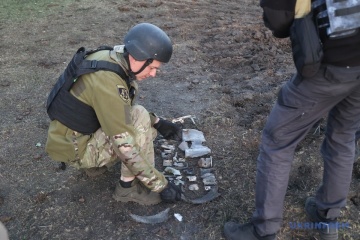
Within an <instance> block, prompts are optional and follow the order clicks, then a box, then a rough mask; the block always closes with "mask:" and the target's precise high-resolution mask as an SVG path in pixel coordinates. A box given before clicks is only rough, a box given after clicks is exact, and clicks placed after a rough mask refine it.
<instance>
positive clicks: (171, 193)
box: [160, 182, 182, 203]
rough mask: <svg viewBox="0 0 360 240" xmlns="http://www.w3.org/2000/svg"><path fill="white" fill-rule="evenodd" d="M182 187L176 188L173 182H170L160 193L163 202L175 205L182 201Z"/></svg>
mask: <svg viewBox="0 0 360 240" xmlns="http://www.w3.org/2000/svg"><path fill="white" fill-rule="evenodd" d="M181 193H182V191H181V186H176V185H175V184H174V183H173V182H169V183H168V185H167V186H166V188H165V189H164V190H162V192H160V197H161V200H162V201H164V202H167V203H174V202H176V201H180V200H181Z"/></svg>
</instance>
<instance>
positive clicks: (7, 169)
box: [0, 0, 360, 240]
mask: <svg viewBox="0 0 360 240" xmlns="http://www.w3.org/2000/svg"><path fill="white" fill-rule="evenodd" d="M0 20H1V21H0V36H1V42H0V49H1V56H0V61H1V75H0V100H1V101H0V110H1V118H0V129H1V138H0V221H1V222H3V223H4V224H5V226H6V227H7V229H8V231H9V235H10V239H11V240H12V239H14V240H15V239H181V240H187V239H223V238H224V237H223V233H222V228H223V224H224V223H225V222H226V221H229V220H231V219H234V220H237V221H239V222H246V221H248V220H249V218H250V217H251V215H252V212H253V210H254V186H255V169H256V157H257V153H258V144H259V139H260V134H261V130H262V128H263V126H264V123H265V121H266V118H267V115H268V113H269V111H270V109H271V107H272V105H273V102H274V101H275V99H276V93H277V91H278V89H279V87H280V86H281V85H282V84H283V83H284V82H285V81H286V80H287V79H288V78H289V77H291V75H292V74H293V72H294V67H293V62H292V58H291V51H290V45H289V40H288V39H283V40H279V39H275V38H274V37H272V35H271V32H270V31H268V30H267V29H266V28H265V27H264V26H263V23H262V18H261V9H260V7H259V6H258V1H255V0H237V1H235V0H227V1H214V0H207V1H205V0H181V1H161V0H147V1H114V0H103V1H95V0H64V1H53V2H51V1H46V0H38V1H34V0H27V1H24V0H3V1H2V2H1V4H0ZM140 22H150V23H153V24H156V25H158V26H159V27H161V28H162V29H164V30H165V31H166V32H167V33H168V35H169V36H170V37H171V39H172V41H173V43H174V54H173V58H172V60H171V61H170V63H169V64H166V65H165V66H164V67H163V68H162V69H161V71H160V73H159V75H158V77H156V78H155V79H149V80H146V81H144V82H141V83H140V97H139V100H138V103H139V104H142V105H144V106H145V107H146V108H147V109H148V110H149V111H152V112H155V113H157V114H158V115H160V116H162V117H165V118H168V119H172V118H176V117H181V116H185V115H193V116H195V117H196V119H195V123H196V125H194V124H193V123H192V122H191V121H190V122H189V120H187V121H185V123H184V126H183V127H184V128H194V129H198V130H200V131H202V132H203V133H204V136H205V139H206V146H208V147H209V148H210V149H211V154H210V155H211V157H212V158H213V168H214V174H215V176H216V179H217V183H218V187H219V192H220V194H221V196H220V197H218V198H216V199H215V200H213V201H211V202H209V203H205V204H200V205H192V204H189V203H185V202H179V203H176V204H165V203H161V204H159V205H156V206H152V207H145V206H139V205H137V204H135V203H127V204H124V203H118V202H116V201H114V200H113V199H112V197H111V195H112V192H113V190H114V187H115V182H116V181H117V180H118V179H119V165H116V166H115V167H114V168H113V170H112V171H109V172H106V173H105V174H103V175H101V176H99V177H96V178H89V177H87V176H86V175H85V174H84V172H82V171H78V170H76V169H73V168H71V167H69V168H67V169H66V170H65V171H63V170H60V169H59V168H58V163H56V162H54V161H52V160H51V159H50V158H49V157H48V156H47V154H46V153H45V151H44V145H45V142H46V137H47V128H48V125H49V119H48V117H47V114H46V112H45V108H44V103H45V101H46V98H47V95H48V93H49V91H50V90H51V88H52V86H53V84H54V83H55V81H56V79H57V78H58V76H59V74H60V73H61V72H62V70H63V69H64V68H65V66H66V64H67V63H68V61H69V60H70V59H71V57H72V55H73V54H74V53H75V51H76V50H77V49H78V48H79V47H81V46H84V47H86V48H89V49H90V48H96V47H98V46H100V45H109V46H114V45H118V44H121V43H122V39H123V37H124V35H125V33H126V32H127V30H128V29H129V28H130V27H132V26H134V25H135V24H137V23H140ZM323 129H324V122H322V123H320V125H319V126H316V127H315V128H314V130H313V131H312V132H310V133H309V135H308V137H307V138H306V139H305V140H304V141H303V142H302V143H301V144H300V145H299V147H298V149H297V151H296V155H295V159H294V163H293V168H292V174H291V177H290V182H289V187H288V191H287V195H286V199H285V209H284V222H283V227H282V229H281V231H280V232H279V234H278V239H280V240H285V239H318V235H316V234H315V233H314V232H313V231H310V230H305V229H291V228H290V225H289V223H290V222H300V223H301V222H306V221H307V220H306V217H305V214H304V210H303V205H304V201H305V198H306V197H307V196H310V195H312V194H314V192H315V190H316V188H317V186H318V185H319V183H320V181H321V176H322V168H323V164H322V160H321V158H320V156H319V151H318V149H319V146H320V144H321V140H322V138H323ZM160 140H161V139H160V138H158V139H156V142H155V146H156V158H157V161H158V162H157V165H158V166H159V168H162V165H161V161H162V160H161V156H160V154H161V151H160ZM174 144H177V143H174ZM179 154H181V153H179ZM197 160H198V159H196V158H194V159H187V161H188V162H189V163H190V164H192V165H193V166H195V170H196V171H198V170H199V169H198V168H197V167H196V162H197ZM183 180H184V179H183ZM184 181H185V187H187V186H188V185H189V182H188V181H186V180H184ZM199 185H200V188H201V189H202V188H203V186H202V185H201V182H200V181H199ZM359 188H360V164H359V163H355V168H354V173H353V182H352V184H351V191H350V194H349V197H348V206H347V207H346V208H345V209H343V211H342V218H341V219H340V221H342V222H348V223H350V226H351V227H350V228H349V229H344V230H341V231H340V236H341V237H340V239H360V224H359V219H360V193H359ZM202 193H203V191H202V190H200V191H199V192H196V193H193V194H192V195H189V196H190V197H197V196H201V194H202ZM189 194H190V193H189ZM166 208H170V211H169V219H168V220H167V221H165V222H163V223H159V224H154V225H151V224H144V223H138V222H135V221H134V220H133V219H132V218H131V217H130V214H137V215H143V216H147V215H153V214H156V213H159V212H161V211H163V210H165V209H166ZM174 213H179V214H181V216H182V217H183V220H182V221H179V220H177V219H176V218H175V217H174Z"/></svg>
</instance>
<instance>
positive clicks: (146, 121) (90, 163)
mask: <svg viewBox="0 0 360 240" xmlns="http://www.w3.org/2000/svg"><path fill="white" fill-rule="evenodd" d="M131 120H132V124H133V126H134V129H135V134H136V135H135V142H136V144H137V145H138V146H139V147H140V155H141V157H142V159H144V161H147V162H148V164H149V163H150V164H151V165H152V166H154V165H155V161H154V145H153V141H154V139H155V138H156V135H157V131H156V129H154V128H153V127H151V120H150V117H149V112H148V111H147V110H146V109H145V108H144V107H143V106H141V105H135V106H132V108H131ZM75 147H76V146H75ZM118 161H120V159H119V158H118V157H117V155H116V153H115V151H114V149H113V146H112V143H111V141H110V137H109V136H106V134H105V133H104V132H103V131H102V129H101V128H100V129H98V130H97V131H96V132H95V133H94V134H93V136H92V138H91V139H90V140H89V141H88V143H87V147H86V150H85V153H84V155H83V157H82V158H81V159H78V160H77V161H75V162H72V163H70V164H71V165H72V166H74V167H76V168H93V167H102V166H112V165H114V164H115V163H116V162H118ZM146 165H147V164H146ZM121 175H122V176H124V177H134V174H133V173H132V172H131V171H130V170H129V169H128V168H127V167H126V165H125V164H124V163H122V164H121Z"/></svg>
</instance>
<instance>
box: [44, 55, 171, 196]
mask: <svg viewBox="0 0 360 240" xmlns="http://www.w3.org/2000/svg"><path fill="white" fill-rule="evenodd" d="M120 56H121V55H120V54H116V52H114V51H110V52H109V51H100V52H97V53H95V54H92V55H90V56H89V57H88V58H87V59H89V60H93V59H96V60H105V61H112V62H115V63H118V64H119V65H120V66H122V67H123V68H125V69H126V68H127V65H126V61H125V60H124V59H123V58H122V56H121V58H120ZM131 88H134V89H135V91H134V92H135V93H137V89H138V86H137V84H136V82H134V81H133V82H131ZM70 92H71V93H72V94H73V95H74V96H75V97H77V98H78V99H79V100H80V101H82V102H84V103H86V104H88V105H89V106H91V107H93V109H94V110H95V112H96V115H97V117H98V120H99V122H100V125H101V128H100V129H99V130H98V131H96V132H95V133H94V134H91V135H83V134H81V133H78V132H76V131H73V130H71V129H69V128H67V127H66V126H64V125H63V124H61V123H60V122H58V121H57V120H54V121H52V122H51V123H50V127H49V131H48V139H47V143H46V151H47V153H48V154H49V156H50V157H51V158H52V159H53V160H56V161H61V162H66V163H68V164H70V165H72V166H74V167H76V168H91V167H101V166H104V165H105V164H109V163H112V162H114V161H116V160H117V159H118V158H119V159H120V160H121V161H122V174H123V175H124V176H127V177H130V176H135V177H137V178H138V179H139V180H140V181H142V182H143V184H144V185H145V186H147V187H148V188H149V189H151V190H153V191H157V192H159V191H161V190H162V189H163V188H165V186H166V184H167V180H166V179H165V177H164V176H163V174H161V173H160V172H158V171H157V170H156V169H155V167H154V151H153V143H152V141H153V140H154V139H153V138H154V136H153V135H154V133H155V136H156V130H155V129H154V128H152V125H153V123H154V121H155V119H156V117H155V116H154V115H153V114H149V112H148V111H146V109H145V108H143V107H142V106H139V105H136V107H134V106H133V104H134V103H133V101H132V99H131V98H130V96H129V88H128V86H127V84H126V82H125V81H124V80H123V79H121V78H120V77H119V76H118V75H117V74H115V73H113V72H110V71H98V72H94V73H90V74H86V75H83V76H81V77H79V79H77V81H76V83H75V84H74V86H73V88H72V89H71V91H70Z"/></svg>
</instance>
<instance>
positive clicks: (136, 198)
mask: <svg viewBox="0 0 360 240" xmlns="http://www.w3.org/2000/svg"><path fill="white" fill-rule="evenodd" d="M113 198H114V199H115V200H116V201H119V202H136V203H139V204H141V205H154V204H158V203H160V202H161V198H160V194H159V193H156V192H153V191H150V189H148V188H147V187H145V186H144V185H143V184H142V183H141V182H140V181H139V180H138V179H136V178H135V179H134V181H133V182H132V184H131V187H130V188H124V187H122V186H121V185H120V183H119V182H117V183H116V187H115V192H114V194H113Z"/></svg>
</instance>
